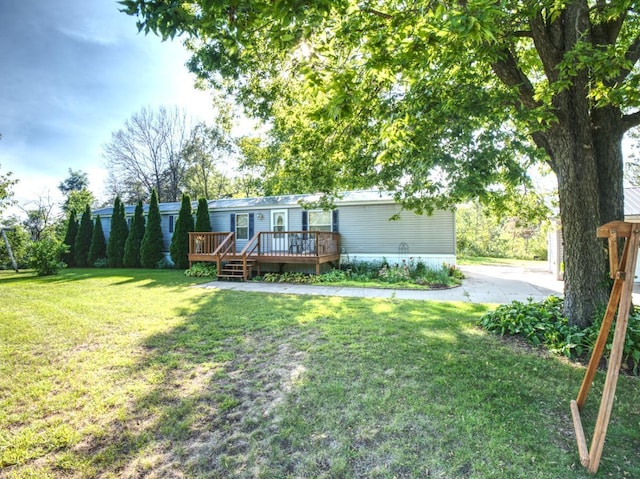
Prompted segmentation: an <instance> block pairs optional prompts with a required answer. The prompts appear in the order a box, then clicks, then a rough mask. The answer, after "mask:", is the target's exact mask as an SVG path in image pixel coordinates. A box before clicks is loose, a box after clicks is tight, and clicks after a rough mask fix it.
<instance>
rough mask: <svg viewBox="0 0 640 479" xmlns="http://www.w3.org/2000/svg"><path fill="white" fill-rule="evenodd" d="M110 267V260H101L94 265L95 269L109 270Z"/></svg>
mask: <svg viewBox="0 0 640 479" xmlns="http://www.w3.org/2000/svg"><path fill="white" fill-rule="evenodd" d="M108 266H109V260H108V259H107V258H99V259H97V260H95V262H94V263H93V267H94V268H107V267H108Z"/></svg>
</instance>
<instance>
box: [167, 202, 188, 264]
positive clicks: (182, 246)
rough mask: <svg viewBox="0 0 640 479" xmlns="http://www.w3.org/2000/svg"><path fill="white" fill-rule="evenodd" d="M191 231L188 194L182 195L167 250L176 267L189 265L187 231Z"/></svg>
mask: <svg viewBox="0 0 640 479" xmlns="http://www.w3.org/2000/svg"><path fill="white" fill-rule="evenodd" d="M191 231H193V216H192V212H191V199H190V198H189V195H185V194H183V195H182V204H181V205H180V212H179V213H178V219H177V220H176V227H175V229H174V230H173V236H172V237H171V245H170V246H169V252H170V253H171V260H172V261H173V263H174V264H175V265H176V268H180V269H185V268H188V267H189V232H191Z"/></svg>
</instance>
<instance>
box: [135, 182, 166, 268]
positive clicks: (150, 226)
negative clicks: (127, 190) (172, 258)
mask: <svg viewBox="0 0 640 479" xmlns="http://www.w3.org/2000/svg"><path fill="white" fill-rule="evenodd" d="M163 259H164V254H163V253H162V227H161V224H160V207H159V205H158V194H157V193H156V190H155V189H153V190H152V192H151V201H150V202H149V213H148V215H147V227H146V228H145V230H144V236H143V238H142V242H141V243H140V265H141V266H142V267H143V268H157V267H158V263H159V262H160V261H161V260H163Z"/></svg>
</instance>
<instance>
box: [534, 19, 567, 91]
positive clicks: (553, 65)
mask: <svg viewBox="0 0 640 479" xmlns="http://www.w3.org/2000/svg"><path fill="white" fill-rule="evenodd" d="M529 26H530V28H531V36H532V38H533V43H534V44H535V47H536V51H537V52H538V56H539V57H540V60H541V61H542V66H543V68H544V72H545V75H546V76H547V79H548V80H549V82H550V83H553V82H555V81H556V80H557V79H558V74H559V72H558V68H557V66H558V64H559V63H560V62H561V61H562V52H561V50H560V49H559V48H558V47H557V46H556V45H555V43H556V42H555V41H554V40H555V39H554V38H553V33H552V29H553V28H554V27H553V25H552V26H547V24H546V23H545V20H544V18H543V16H542V13H538V14H537V15H534V16H532V17H531V20H530V21H529Z"/></svg>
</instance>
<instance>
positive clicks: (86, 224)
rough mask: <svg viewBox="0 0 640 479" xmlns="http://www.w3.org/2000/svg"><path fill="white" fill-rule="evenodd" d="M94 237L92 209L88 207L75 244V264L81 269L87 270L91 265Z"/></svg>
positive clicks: (81, 219)
mask: <svg viewBox="0 0 640 479" xmlns="http://www.w3.org/2000/svg"><path fill="white" fill-rule="evenodd" d="M92 237H93V221H91V208H89V206H87V207H86V208H85V210H84V213H82V218H80V226H79V227H78V234H77V235H76V241H75V244H74V249H75V263H76V266H78V267H79V268H86V267H87V266H90V265H89V248H91V238H92Z"/></svg>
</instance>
